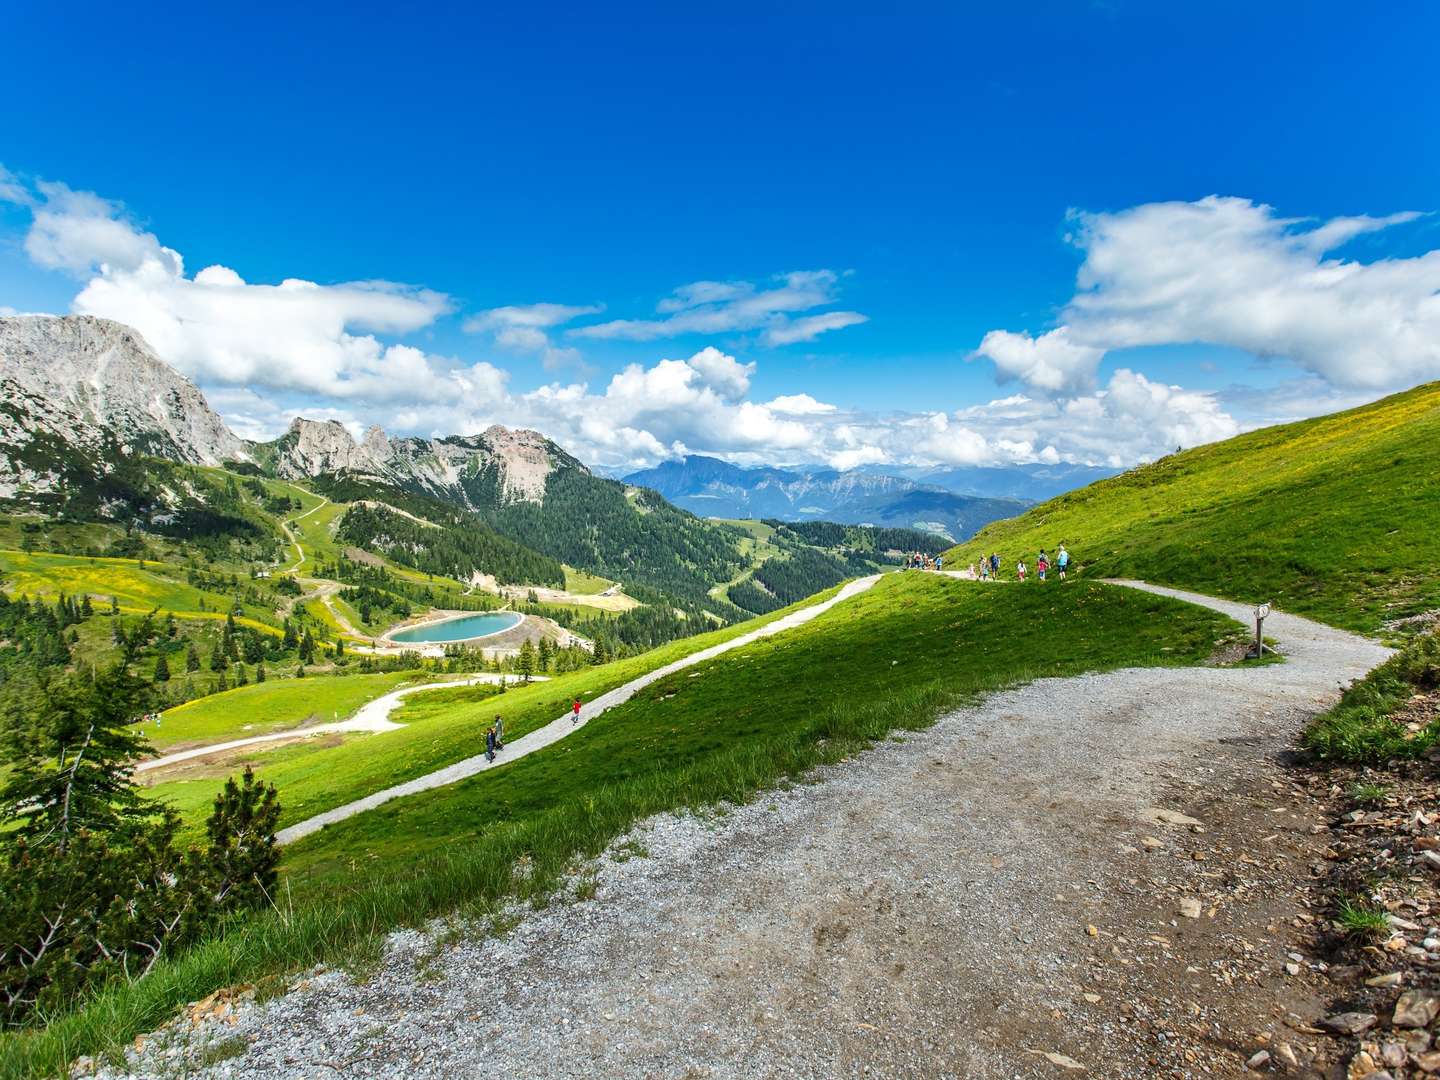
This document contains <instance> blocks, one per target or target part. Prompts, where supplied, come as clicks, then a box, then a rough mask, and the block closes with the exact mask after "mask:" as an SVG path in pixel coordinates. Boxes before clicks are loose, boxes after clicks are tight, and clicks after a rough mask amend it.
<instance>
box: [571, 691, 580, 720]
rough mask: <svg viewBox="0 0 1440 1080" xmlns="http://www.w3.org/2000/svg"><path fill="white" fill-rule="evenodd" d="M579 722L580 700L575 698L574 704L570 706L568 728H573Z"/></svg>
mask: <svg viewBox="0 0 1440 1080" xmlns="http://www.w3.org/2000/svg"><path fill="white" fill-rule="evenodd" d="M579 722H580V699H579V698H578V697H577V698H576V699H575V702H574V704H572V705H571V706H570V726H571V727H574V726H575V725H576V724H578V723H579Z"/></svg>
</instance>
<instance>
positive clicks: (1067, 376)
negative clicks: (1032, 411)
mask: <svg viewBox="0 0 1440 1080" xmlns="http://www.w3.org/2000/svg"><path fill="white" fill-rule="evenodd" d="M975 355H979V356H986V357H989V358H990V359H991V360H993V361H994V362H995V371H996V373H997V376H998V378H999V380H1000V381H1001V382H1009V381H1010V380H1012V379H1019V380H1021V381H1022V382H1024V383H1027V384H1028V385H1030V386H1032V387H1034V388H1035V389H1037V390H1045V391H1049V392H1050V393H1056V394H1063V393H1079V392H1083V391H1085V390H1088V389H1090V388H1091V386H1092V385H1093V384H1094V381H1095V368H1096V367H1097V366H1098V365H1099V363H1100V358H1101V357H1102V356H1104V355H1105V350H1104V349H1097V348H1095V347H1094V346H1091V345H1077V344H1075V342H1074V341H1072V340H1071V339H1070V331H1069V328H1068V327H1064V326H1062V327H1060V329H1058V330H1051V331H1050V332H1049V333H1048V334H1041V335H1040V336H1039V337H1031V336H1030V335H1029V334H1025V333H1020V334H1015V333H1011V332H1010V331H1009V330H991V331H990V332H989V333H988V334H986V335H985V338H984V340H982V341H981V342H980V348H978V349H977V350H975Z"/></svg>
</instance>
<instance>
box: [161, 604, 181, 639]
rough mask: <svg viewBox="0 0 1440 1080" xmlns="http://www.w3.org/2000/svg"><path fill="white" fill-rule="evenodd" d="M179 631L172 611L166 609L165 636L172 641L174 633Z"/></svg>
mask: <svg viewBox="0 0 1440 1080" xmlns="http://www.w3.org/2000/svg"><path fill="white" fill-rule="evenodd" d="M179 632H180V627H179V626H178V625H177V624H176V622H175V613H174V612H173V611H167V612H166V613H165V636H166V637H168V638H170V639H171V640H172V641H173V640H174V639H175V635H176V634H178V633H179Z"/></svg>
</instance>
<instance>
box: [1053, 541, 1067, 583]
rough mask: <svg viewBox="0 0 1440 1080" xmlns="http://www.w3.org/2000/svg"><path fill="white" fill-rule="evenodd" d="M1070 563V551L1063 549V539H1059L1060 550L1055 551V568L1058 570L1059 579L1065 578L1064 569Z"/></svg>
mask: <svg viewBox="0 0 1440 1080" xmlns="http://www.w3.org/2000/svg"><path fill="white" fill-rule="evenodd" d="M1069 565H1070V552H1068V551H1066V550H1065V541H1064V540H1061V541H1060V550H1059V551H1057V552H1056V553H1055V569H1056V570H1058V571H1060V580H1061V581H1064V580H1065V570H1066V568H1067V567H1068V566H1069Z"/></svg>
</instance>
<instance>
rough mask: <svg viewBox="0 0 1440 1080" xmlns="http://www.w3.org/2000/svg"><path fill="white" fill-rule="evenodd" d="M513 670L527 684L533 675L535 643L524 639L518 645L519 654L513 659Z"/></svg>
mask: <svg viewBox="0 0 1440 1080" xmlns="http://www.w3.org/2000/svg"><path fill="white" fill-rule="evenodd" d="M515 670H516V671H517V672H519V673H520V675H521V676H523V677H524V679H525V681H526V682H527V683H528V682H529V681H530V676H532V675H534V674H535V643H534V642H532V641H531V640H530V639H529V638H526V639H525V640H524V641H523V642H522V643H521V644H520V652H519V654H518V655H517V656H516V657H515Z"/></svg>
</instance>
